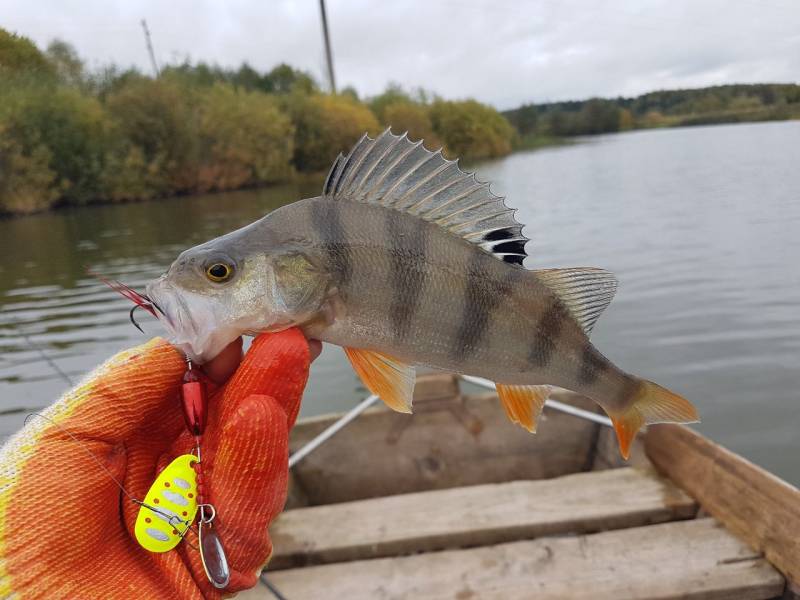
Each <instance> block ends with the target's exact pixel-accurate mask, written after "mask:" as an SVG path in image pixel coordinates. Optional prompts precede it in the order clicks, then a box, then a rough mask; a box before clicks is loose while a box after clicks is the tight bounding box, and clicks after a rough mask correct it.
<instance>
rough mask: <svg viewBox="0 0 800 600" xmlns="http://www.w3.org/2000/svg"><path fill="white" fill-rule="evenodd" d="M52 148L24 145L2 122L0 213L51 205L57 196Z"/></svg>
mask: <svg viewBox="0 0 800 600" xmlns="http://www.w3.org/2000/svg"><path fill="white" fill-rule="evenodd" d="M49 164H50V151H49V150H48V149H47V146H45V145H44V144H42V143H34V144H29V145H28V147H27V148H26V147H24V146H23V145H22V144H21V143H20V142H19V140H18V139H16V138H15V137H14V136H12V135H10V134H9V131H8V130H7V129H6V126H5V125H0V213H5V214H26V213H32V212H37V211H40V210H45V209H47V208H50V206H52V204H53V203H54V202H55V201H56V199H57V198H58V191H57V190H56V188H55V185H54V183H55V180H56V174H55V173H54V172H53V171H52V170H51V169H50V167H49Z"/></svg>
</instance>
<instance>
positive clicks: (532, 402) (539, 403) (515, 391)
mask: <svg viewBox="0 0 800 600" xmlns="http://www.w3.org/2000/svg"><path fill="white" fill-rule="evenodd" d="M496 387H497V395H498V396H500V402H502V403H503V408H504V409H505V411H506V415H508V418H509V419H510V420H511V422H512V423H519V424H520V425H522V426H523V427H524V428H525V429H527V430H528V431H530V432H531V433H536V425H537V423H538V421H539V415H540V414H541V412H542V408H544V403H545V400H547V397H548V396H549V395H550V392H551V391H552V386H549V385H504V384H502V383H498V384H497V385H496Z"/></svg>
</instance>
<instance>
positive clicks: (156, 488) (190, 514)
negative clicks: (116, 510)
mask: <svg viewBox="0 0 800 600" xmlns="http://www.w3.org/2000/svg"><path fill="white" fill-rule="evenodd" d="M186 366H187V368H186V373H185V374H184V377H183V385H182V386H181V394H180V397H181V407H182V408H183V419H184V422H185V424H186V429H187V430H188V431H189V433H190V434H191V435H192V437H193V438H194V441H195V454H183V455H181V456H179V457H177V458H176V459H175V460H173V461H172V462H171V463H170V464H169V465H168V466H167V468H165V469H164V470H163V471H162V472H161V473H160V474H159V476H158V477H157V478H156V480H155V482H153V485H151V486H150V489H149V490H148V492H147V495H146V496H145V499H144V501H143V502H142V503H141V507H140V508H139V514H138V516H137V518H136V526H135V529H134V533H135V535H136V540H137V541H138V542H139V545H141V546H142V547H143V548H144V549H146V550H149V551H150V552H167V551H169V550H172V549H173V548H174V547H175V546H177V545H178V544H179V543H180V541H181V540H182V539H183V536H184V535H186V532H187V531H189V529H190V528H191V525H192V523H193V522H194V520H195V518H196V517H197V515H198V513H199V518H198V519H197V536H198V539H199V545H200V560H201V562H202V564H203V570H204V571H205V573H206V577H208V580H209V581H210V582H211V584H212V585H213V586H214V587H216V588H218V589H222V588H225V587H227V585H228V582H229V581H230V569H229V567H228V559H227V556H226V554H225V548H224V546H223V545H222V540H221V539H220V537H219V535H218V534H217V532H216V529H215V528H214V519H215V518H216V516H217V511H216V509H215V508H214V505H213V504H212V503H211V502H210V501H209V497H208V491H207V487H206V483H205V478H204V473H203V466H204V464H203V459H202V454H201V447H202V441H203V434H204V432H205V428H206V418H207V415H208V395H207V393H206V386H205V383H204V382H203V379H202V377H201V376H200V374H199V373H198V371H197V370H196V369H195V368H194V366H193V365H192V361H191V360H189V359H188V358H187V360H186Z"/></svg>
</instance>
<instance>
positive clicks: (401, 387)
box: [344, 348, 416, 413]
mask: <svg viewBox="0 0 800 600" xmlns="http://www.w3.org/2000/svg"><path fill="white" fill-rule="evenodd" d="M344 352H345V354H346V355H347V358H348V359H349V360H350V364H351V365H353V369H354V370H355V372H356V373H357V374H358V376H359V377H360V378H361V381H363V382H364V385H365V386H367V389H368V390H369V391H370V392H372V393H373V394H375V395H376V396H378V397H379V398H380V399H381V400H383V402H384V403H385V404H386V406H388V407H389V408H391V409H392V410H396V411H397V412H402V413H410V412H411V400H412V398H413V395H414V381H415V380H416V373H415V371H414V367H412V366H411V365H408V364H406V363H404V362H401V361H399V360H397V359H396V358H393V357H391V356H389V355H387V354H382V353H380V352H375V351H374V350H363V349H360V348H345V349H344Z"/></svg>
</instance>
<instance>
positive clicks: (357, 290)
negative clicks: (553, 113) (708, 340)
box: [146, 129, 698, 458]
mask: <svg viewBox="0 0 800 600" xmlns="http://www.w3.org/2000/svg"><path fill="white" fill-rule="evenodd" d="M514 213H515V210H514V209H512V208H509V207H508V206H507V205H506V204H505V201H504V198H501V197H499V196H496V195H495V194H494V193H492V192H491V190H490V186H489V184H488V183H485V182H480V181H478V180H477V179H476V177H475V175H474V174H472V173H467V172H465V171H463V170H462V169H461V168H460V166H459V165H458V162H457V161H455V160H448V159H446V158H445V157H444V156H443V154H442V151H441V150H439V151H437V152H433V151H430V150H428V149H427V148H425V146H424V145H423V143H422V141H421V140H420V141H416V142H413V141H411V140H410V139H409V138H408V136H407V135H402V136H398V135H395V134H393V133H392V132H391V130H389V129H387V130H386V131H384V132H383V133H382V134H381V135H378V136H376V137H375V138H374V139H373V138H370V137H369V136H367V135H366V134H365V135H364V136H363V137H362V138H361V139H360V140H359V141H358V142H357V143H356V144H355V146H354V147H353V148H352V150H351V151H350V152H349V153H348V154H347V155H344V154H340V155H339V156H338V157H337V159H336V161H335V162H334V164H333V166H332V168H331V169H330V172H329V174H328V176H327V178H326V180H325V183H324V185H323V189H322V194H321V195H320V196H317V197H314V198H307V199H303V200H298V201H296V202H293V203H291V204H288V205H285V206H283V207H281V208H278V209H276V210H274V211H273V212H270V213H269V214H267V215H266V216H264V217H263V218H261V219H259V220H257V221H255V222H253V223H251V224H249V225H246V226H245V227H242V228H241V229H238V230H236V231H233V232H231V233H228V234H226V235H223V236H221V237H218V238H216V239H213V240H210V241H208V242H206V243H203V244H200V245H198V246H195V247H193V248H191V249H189V250H186V251H184V252H183V253H181V254H180V255H179V256H178V258H177V259H176V260H175V261H174V262H173V263H172V265H171V266H170V267H169V269H168V270H167V272H166V273H165V274H164V275H162V276H161V277H160V278H158V279H157V280H155V281H153V282H151V283H150V284H148V285H147V288H146V297H147V298H148V299H149V300H151V301H152V302H153V304H155V305H156V306H158V307H159V313H160V314H158V315H157V316H158V317H159V318H160V319H161V320H162V321H163V322H164V326H165V327H166V329H167V331H168V334H169V338H170V341H171V342H172V343H173V344H174V345H176V346H177V347H178V348H179V349H180V350H181V351H182V352H184V353H185V354H186V356H187V357H188V358H190V359H191V360H194V361H196V362H198V363H203V362H205V361H207V360H210V359H211V358H213V357H214V356H215V355H216V354H217V353H218V352H219V351H221V350H222V348H224V347H225V346H226V345H227V344H228V343H230V342H231V341H233V340H234V339H235V338H236V337H238V336H240V335H242V334H251V335H255V334H258V333H260V332H275V331H280V330H283V329H287V328H289V327H299V328H300V329H301V330H302V331H303V332H304V333H305V335H306V336H307V337H308V338H310V339H318V340H321V341H323V342H328V343H331V344H335V345H338V346H341V347H342V348H344V352H345V354H346V355H347V358H348V359H349V361H350V363H351V364H352V366H353V368H354V370H355V372H356V373H357V374H358V376H359V377H360V378H361V380H362V381H363V383H364V385H365V386H366V387H367V388H368V389H369V390H370V391H371V392H372V393H374V394H376V395H378V396H379V397H380V398H381V399H382V400H383V401H384V402H385V403H386V404H387V405H388V406H389V407H390V408H392V409H394V410H396V411H399V412H411V408H412V394H413V389H414V382H415V368H416V367H417V366H426V367H433V368H436V369H441V370H445V371H450V372H455V373H461V374H466V375H473V376H479V377H484V378H487V379H490V380H492V381H494V382H495V384H496V388H497V394H498V396H499V399H500V401H501V403H502V405H503V407H504V409H505V412H506V414H507V416H508V417H509V419H510V420H511V421H513V422H515V423H518V424H519V425H521V426H522V427H524V428H525V429H527V430H529V431H531V432H535V431H536V427H537V423H538V420H539V416H540V413H541V411H542V408H543V406H544V403H545V400H546V399H547V397H548V396H549V394H550V393H551V391H552V389H553V387H554V386H557V387H560V388H565V389H568V390H572V391H574V392H577V393H579V394H581V395H584V396H587V397H589V398H591V399H592V400H594V401H595V402H596V403H597V404H599V405H600V406H601V407H602V408H603V409H604V410H605V412H606V413H607V414H608V416H609V417H610V419H611V421H612V423H613V425H614V429H615V431H616V434H617V438H618V441H619V446H620V452H621V454H622V455H623V456H624V457H625V458H627V457H628V456H629V453H630V446H631V442H632V440H633V438H634V436H635V435H636V433H637V432H638V431H639V429H641V428H642V427H643V426H645V425H648V424H653V423H663V422H675V423H688V422H695V421H697V420H698V414H697V411H696V409H695V407H694V406H693V405H692V404H691V403H690V402H689V401H688V400H686V399H685V398H683V397H682V396H679V395H678V394H675V393H673V392H671V391H669V390H667V389H665V388H663V387H660V386H659V385H657V384H655V383H652V382H650V381H647V380H644V379H640V378H638V377H636V376H634V375H631V374H628V373H626V372H625V371H623V370H622V369H620V368H618V367H617V366H616V365H615V364H613V363H612V362H611V361H610V360H609V359H608V358H606V357H605V356H604V355H603V354H602V353H601V352H600V351H599V350H597V348H595V346H594V345H593V344H592V342H591V341H590V339H589V334H590V333H591V331H592V328H593V327H594V325H595V323H596V321H597V319H598V317H599V316H600V314H601V313H602V312H603V310H604V309H605V308H606V307H607V306H608V304H609V303H610V302H611V299H612V298H613V296H614V294H615V292H616V289H617V280H616V278H615V276H614V275H613V274H612V273H610V272H608V271H606V270H603V269H599V268H590V267H578V268H574V267H573V268H560V269H539V270H531V269H527V268H526V267H525V266H524V264H523V261H524V259H525V258H526V257H527V253H526V244H527V242H528V241H529V240H528V238H527V237H526V236H525V235H523V225H522V224H521V223H519V222H518V221H517V220H516V219H515V217H514Z"/></svg>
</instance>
